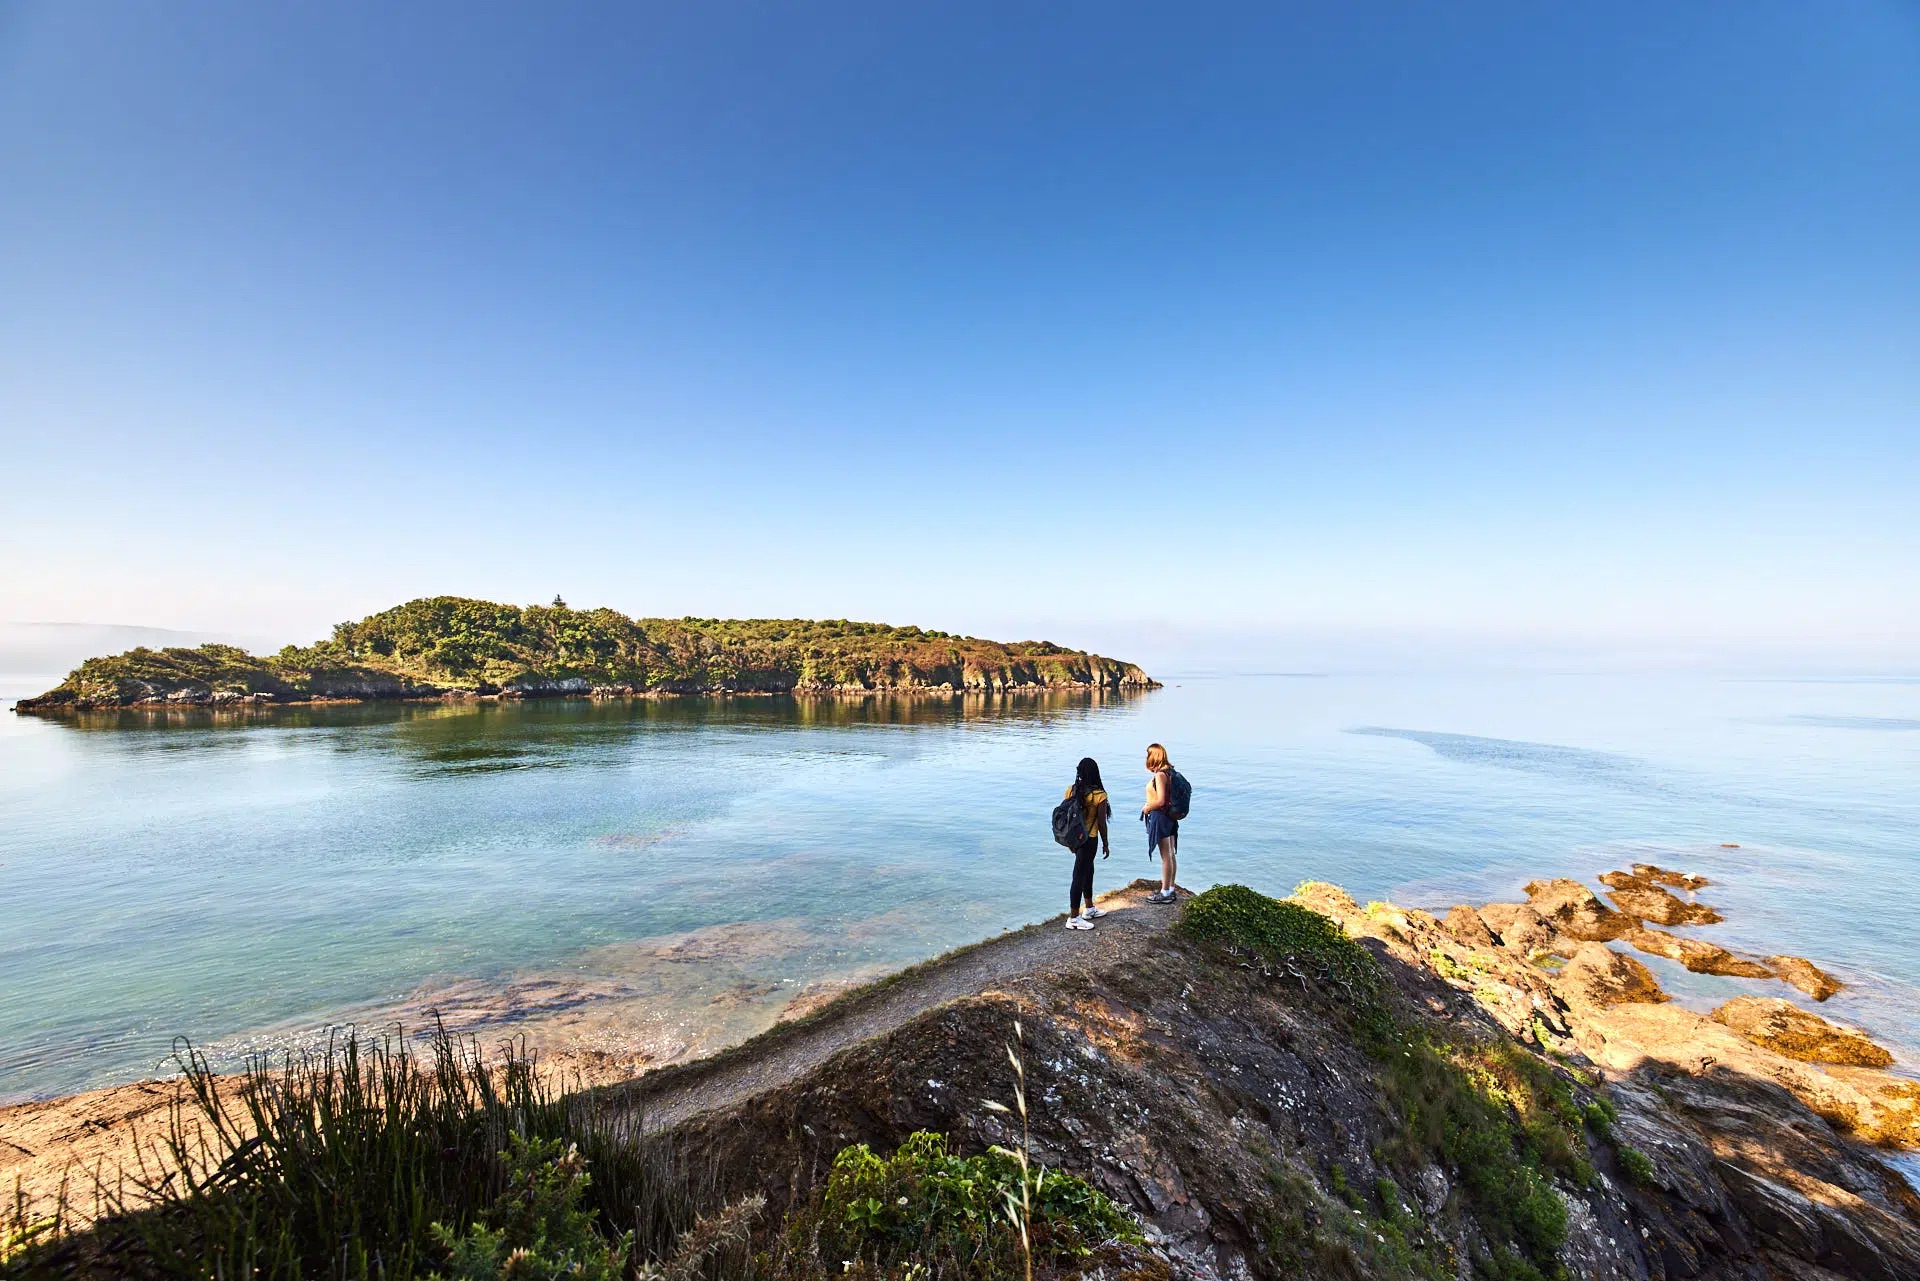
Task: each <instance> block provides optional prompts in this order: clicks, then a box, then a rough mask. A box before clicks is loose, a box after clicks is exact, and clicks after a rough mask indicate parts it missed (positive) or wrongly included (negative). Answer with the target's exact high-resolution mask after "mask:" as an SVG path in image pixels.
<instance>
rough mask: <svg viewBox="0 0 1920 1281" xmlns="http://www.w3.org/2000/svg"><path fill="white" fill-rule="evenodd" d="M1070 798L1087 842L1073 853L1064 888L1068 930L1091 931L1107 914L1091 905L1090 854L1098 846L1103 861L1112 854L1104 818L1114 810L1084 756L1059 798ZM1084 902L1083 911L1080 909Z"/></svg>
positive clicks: (1096, 767)
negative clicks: (1083, 823)
mask: <svg viewBox="0 0 1920 1281" xmlns="http://www.w3.org/2000/svg"><path fill="white" fill-rule="evenodd" d="M1069 797H1070V798H1072V799H1074V800H1077V801H1079V802H1080V814H1081V817H1082V818H1083V819H1084V820H1085V821H1086V825H1087V839H1086V841H1085V842H1084V843H1082V844H1081V845H1079V846H1077V847H1076V848H1075V849H1074V851H1073V883H1072V884H1071V885H1070V886H1069V887H1068V889H1067V898H1068V903H1067V928H1068V929H1070V930H1090V929H1092V928H1093V922H1094V918H1095V917H1099V916H1105V915H1106V913H1105V912H1103V911H1101V910H1100V909H1099V908H1097V907H1095V906H1094V905H1093V853H1094V851H1095V850H1096V849H1099V848H1100V847H1101V846H1105V847H1106V853H1105V854H1102V855H1101V857H1102V858H1106V857H1109V856H1110V855H1112V853H1113V845H1112V843H1111V842H1110V841H1109V840H1108V839H1107V818H1108V816H1109V815H1110V814H1112V813H1113V807H1112V806H1111V805H1109V804H1107V787H1106V784H1104V783H1102V782H1101V781H1100V766H1099V765H1098V764H1097V763H1096V762H1095V761H1094V759H1093V757H1091V756H1088V757H1083V758H1082V759H1081V761H1080V766H1079V768H1078V769H1076V770H1074V772H1073V786H1072V787H1069V788H1068V789H1067V791H1066V796H1064V797H1062V798H1061V799H1062V800H1065V799H1067V798H1069ZM1068 812H1069V813H1071V812H1072V811H1068ZM1083 902H1084V903H1085V904H1086V907H1085V909H1084V910H1083V909H1082V908H1081V906H1080V905H1081V903H1083Z"/></svg>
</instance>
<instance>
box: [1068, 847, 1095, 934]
mask: <svg viewBox="0 0 1920 1281" xmlns="http://www.w3.org/2000/svg"><path fill="white" fill-rule="evenodd" d="M1099 852H1100V838H1099V837H1097V836H1096V837H1093V838H1091V839H1090V840H1088V841H1087V843H1086V844H1085V845H1082V846H1081V847H1080V848H1079V849H1077V850H1075V851H1074V852H1073V885H1072V887H1071V888H1070V889H1069V890H1068V891H1067V892H1068V895H1069V897H1070V899H1071V901H1070V902H1069V903H1068V904H1067V915H1069V916H1078V915H1079V914H1080V902H1081V900H1082V899H1085V900H1086V904H1087V906H1088V907H1092V906H1093V856H1094V855H1095V854H1097V853H1099Z"/></svg>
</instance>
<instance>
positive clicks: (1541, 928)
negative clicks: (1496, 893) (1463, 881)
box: [1480, 903, 1557, 956]
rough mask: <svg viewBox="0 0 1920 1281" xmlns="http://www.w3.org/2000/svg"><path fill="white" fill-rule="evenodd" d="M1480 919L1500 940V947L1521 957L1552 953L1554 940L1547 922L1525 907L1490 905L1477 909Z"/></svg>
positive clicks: (1508, 904) (1554, 936)
mask: <svg viewBox="0 0 1920 1281" xmlns="http://www.w3.org/2000/svg"><path fill="white" fill-rule="evenodd" d="M1480 919H1481V921H1482V922H1484V923H1485V924H1486V926H1487V928H1488V929H1490V930H1492V931H1493V932H1494V933H1495V934H1497V935H1499V936H1500V945H1501V946H1502V947H1506V948H1511V949H1512V950H1513V951H1515V952H1518V953H1520V955H1522V956H1532V955H1533V954H1534V953H1535V952H1546V951H1551V950H1552V948H1553V945H1554V940H1555V938H1556V937H1557V936H1556V935H1555V934H1554V932H1553V927H1552V926H1550V925H1548V924H1547V922H1546V918H1545V917H1543V916H1541V915H1540V913H1538V912H1536V911H1534V910H1533V907H1532V906H1531V905H1530V904H1527V903H1489V904H1487V905H1486V906H1485V907H1483V908H1481V909H1480Z"/></svg>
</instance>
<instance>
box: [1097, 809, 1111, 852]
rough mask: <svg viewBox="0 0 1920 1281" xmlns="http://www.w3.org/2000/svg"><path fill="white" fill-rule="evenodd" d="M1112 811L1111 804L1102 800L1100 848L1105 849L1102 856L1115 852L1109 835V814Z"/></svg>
mask: <svg viewBox="0 0 1920 1281" xmlns="http://www.w3.org/2000/svg"><path fill="white" fill-rule="evenodd" d="M1112 813H1113V806H1112V805H1111V804H1109V803H1108V802H1106V801H1102V802H1100V848H1101V850H1102V851H1103V853H1102V854H1101V855H1100V857H1101V858H1106V857H1108V856H1109V855H1111V854H1112V853H1113V842H1112V840H1110V839H1108V837H1107V816H1108V815H1110V814H1112Z"/></svg>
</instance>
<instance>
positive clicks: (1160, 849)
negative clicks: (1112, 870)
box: [1140, 743, 1180, 903]
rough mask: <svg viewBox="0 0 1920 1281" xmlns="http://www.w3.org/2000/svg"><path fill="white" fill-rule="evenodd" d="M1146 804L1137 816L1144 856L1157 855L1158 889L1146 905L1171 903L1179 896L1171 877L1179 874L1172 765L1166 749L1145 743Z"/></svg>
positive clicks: (1156, 744)
mask: <svg viewBox="0 0 1920 1281" xmlns="http://www.w3.org/2000/svg"><path fill="white" fill-rule="evenodd" d="M1147 774H1148V776H1149V780H1148V783H1147V803H1146V804H1145V805H1143V806H1142V807H1141V808H1140V817H1141V818H1142V819H1145V820H1146V824H1147V857H1148V858H1152V857H1153V856H1154V855H1155V854H1158V855H1159V856H1160V888H1159V890H1158V891H1156V892H1155V893H1152V894H1149V895H1147V902H1149V903H1171V902H1173V901H1174V900H1175V899H1177V898H1179V897H1180V894H1179V891H1178V890H1177V889H1176V888H1175V883H1174V876H1175V874H1176V873H1177V872H1178V871H1179V866H1178V863H1179V851H1180V824H1179V823H1178V822H1176V821H1175V820H1174V817H1173V762H1172V761H1170V760H1168V759H1167V749H1166V748H1164V747H1162V746H1160V744H1158V743H1149V744H1147Z"/></svg>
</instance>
